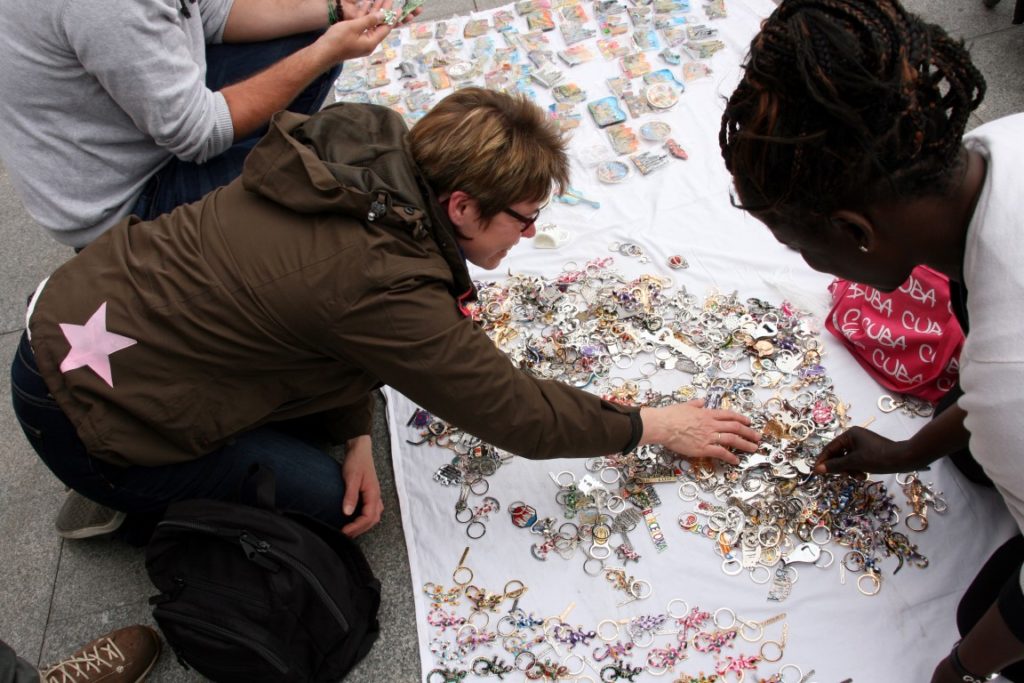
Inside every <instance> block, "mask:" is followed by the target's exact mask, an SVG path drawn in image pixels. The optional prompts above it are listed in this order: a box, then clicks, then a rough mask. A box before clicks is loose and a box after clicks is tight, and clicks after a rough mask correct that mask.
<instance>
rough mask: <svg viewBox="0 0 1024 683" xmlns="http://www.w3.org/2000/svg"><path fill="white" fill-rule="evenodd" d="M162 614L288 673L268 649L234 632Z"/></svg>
mask: <svg viewBox="0 0 1024 683" xmlns="http://www.w3.org/2000/svg"><path fill="white" fill-rule="evenodd" d="M163 612H164V617H165V618H167V619H170V620H171V621H178V622H182V623H185V624H189V625H191V626H193V627H197V628H198V629H199V630H206V631H209V632H211V633H214V634H216V635H218V636H221V637H222V638H224V639H226V640H229V641H231V642H233V643H238V644H239V645H242V646H244V647H247V648H249V649H250V650H255V651H256V652H257V653H258V654H259V655H260V656H261V657H262V658H263V659H264V660H266V661H267V662H269V663H270V664H271V665H273V667H274V668H275V669H277V670H278V671H280V672H281V673H283V674H284V673H288V665H287V664H285V663H284V662H283V661H281V658H280V657H278V656H277V655H276V654H274V653H273V652H271V651H270V650H269V649H268V648H266V647H264V646H262V645H260V644H259V643H254V642H250V641H248V640H247V639H245V638H243V637H242V636H240V635H238V634H237V633H235V632H234V631H231V630H229V629H226V628H224V627H223V626H217V625H216V624H211V623H209V622H208V621H203V620H202V619H197V618H195V617H190V616H187V615H184V614H178V613H177V612H174V611H173V610H166V609H165V610H163Z"/></svg>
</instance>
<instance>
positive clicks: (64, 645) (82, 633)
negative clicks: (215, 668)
mask: <svg viewBox="0 0 1024 683" xmlns="http://www.w3.org/2000/svg"><path fill="white" fill-rule="evenodd" d="M132 624H148V625H149V626H154V627H155V626H156V624H155V622H154V621H153V617H152V611H151V608H150V606H149V604H148V603H147V602H146V601H145V600H143V601H139V602H134V603H131V604H127V605H121V606H119V607H112V608H109V609H103V610H99V611H95V612H79V613H76V614H73V615H69V616H67V617H66V618H63V619H56V620H53V621H51V622H50V625H49V627H48V628H47V629H46V640H45V642H44V643H43V653H42V657H41V658H40V665H41V666H46V665H47V664H50V663H53V662H57V661H60V660H61V659H62V658H64V657H67V656H68V655H70V654H71V653H72V652H74V651H75V650H77V649H78V648H80V647H81V646H83V645H85V644H86V643H88V642H89V641H91V640H94V639H96V638H98V637H99V636H102V635H104V634H106V633H109V632H110V631H114V630H116V629H119V628H121V627H123V626H130V625H132ZM158 630H159V629H158ZM148 680H149V681H152V682H153V683H186V682H191V681H203V680H205V679H204V678H203V677H202V676H200V675H199V674H197V673H196V672H195V671H192V670H189V669H185V668H184V667H183V666H181V664H179V663H178V660H177V659H176V658H175V656H174V652H173V651H172V650H171V649H170V647H168V645H167V642H166V641H164V642H163V648H162V650H161V653H160V659H159V660H157V663H156V666H155V667H154V668H153V671H152V672H150V675H149V678H148Z"/></svg>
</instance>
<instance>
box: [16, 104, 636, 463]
mask: <svg viewBox="0 0 1024 683" xmlns="http://www.w3.org/2000/svg"><path fill="white" fill-rule="evenodd" d="M405 138H406V128H405V124H404V123H403V122H402V119H401V117H400V116H398V115H397V114H395V113H394V112H392V111H390V110H388V109H385V108H382V107H376V106H371V105H359V104H343V105H336V106H334V107H330V108H328V109H325V110H324V111H322V112H320V113H318V114H316V115H314V116H312V117H305V116H301V115H297V114H293V113H288V112H282V113H280V114H278V115H277V116H276V117H275V118H274V119H273V121H272V122H271V125H270V131H269V132H268V134H267V135H266V137H265V138H264V139H263V140H262V141H261V142H260V143H259V144H258V145H257V146H256V147H255V148H254V150H253V151H252V153H251V154H250V156H249V158H248V160H247V161H246V164H245V169H244V171H243V174H242V177H241V178H240V179H239V180H237V181H235V182H233V183H231V184H230V185H228V186H226V187H223V188H221V189H219V190H216V191H214V192H212V193H210V194H209V195H207V196H206V197H204V198H203V199H202V200H200V201H198V202H196V203H194V204H190V205H187V206H183V207H180V208H178V209H177V210H175V211H174V212H172V213H170V214H168V215H166V216H162V217H160V218H158V219H157V220H154V221H151V222H145V223H144V222H140V221H138V220H137V219H135V218H131V219H128V220H126V221H125V222H123V223H121V224H119V225H117V226H116V227H115V228H113V229H111V230H110V231H109V232H107V233H106V234H105V235H103V236H102V237H101V238H100V239H98V240H96V241H95V242H93V243H92V244H91V245H90V246H89V247H88V248H86V249H85V250H84V251H83V252H82V253H80V254H79V255H78V256H76V257H75V258H73V259H71V260H70V261H69V262H68V263H66V264H65V265H64V266H62V267H61V268H60V269H58V270H57V271H56V272H55V273H54V274H53V275H52V276H51V277H50V278H49V280H48V281H47V282H46V283H45V285H44V286H43V288H42V290H41V292H40V294H39V295H38V298H37V301H36V303H35V307H34V310H33V312H32V314H31V318H30V324H29V331H30V334H31V341H32V348H33V350H34V352H35V355H36V360H37V363H38V366H39V369H40V372H41V373H42V375H43V377H44V379H45V381H46V383H47V386H48V387H49V388H50V390H51V392H52V394H53V396H54V398H55V399H56V401H57V403H58V405H59V406H60V407H61V409H62V410H63V411H64V412H65V413H66V414H67V416H68V417H69V418H70V419H71V421H72V423H73V424H74V425H75V427H76V429H77V430H78V434H79V436H80V437H81V438H82V440H83V442H84V443H85V445H86V447H87V448H88V449H89V451H90V453H92V454H93V455H94V456H96V457H98V458H100V459H103V460H105V461H107V462H111V463H115V464H121V465H126V464H138V465H161V464H168V463H174V462H181V461H185V460H189V459H192V458H196V457H198V456H201V455H203V454H206V453H209V452H211V451H213V450H215V449H217V448H218V447H219V446H221V445H222V444H224V443H225V442H226V441H227V440H229V439H230V438H231V437H232V436H234V435H237V434H239V433H241V432H245V431H247V430H250V429H252V428H254V427H256V426H259V425H262V424H265V423H268V422H273V421H277V420H284V419H290V418H296V417H301V416H304V415H312V414H315V413H323V412H325V411H329V412H330V413H331V414H332V415H333V416H334V420H333V426H334V430H333V432H334V435H335V436H336V437H337V438H339V439H340V438H347V437H351V436H356V435H359V434H366V433H369V421H370V416H371V413H370V409H369V406H370V396H369V392H370V391H371V390H373V389H374V388H375V387H378V386H380V385H381V384H387V385H390V386H391V387H393V388H395V389H397V390H398V391H400V392H401V393H403V394H405V395H406V396H408V397H409V398H410V399H411V400H413V401H415V402H416V403H418V404H419V405H421V406H422V407H424V408H425V409H427V410H428V411H430V412H431V413H433V414H435V415H437V416H439V417H441V418H443V419H445V420H447V421H449V422H451V423H453V424H455V425H457V426H458V427H461V428H462V429H464V430H466V431H468V432H470V433H472V434H474V435H476V436H478V437H480V438H481V439H483V440H485V441H487V442H489V443H491V444H494V445H495V446H497V447H499V448H502V449H505V450H508V451H510V452H512V453H516V454H520V455H523V456H526V457H530V458H549V457H557V456H569V455H581V456H582V455H602V454H608V453H612V452H616V451H618V450H620V449H622V448H623V447H624V446H625V445H626V444H627V443H628V442H629V441H630V439H631V429H630V419H629V417H628V415H627V414H626V413H627V411H628V410H629V409H625V408H621V407H618V406H614V405H611V404H609V403H607V402H604V401H601V400H600V399H598V398H597V397H595V396H592V395H590V394H587V393H584V392H581V391H579V390H577V389H574V388H571V387H569V386H566V385H563V384H560V383H558V382H552V381H538V380H535V379H533V378H530V377H528V376H527V375H526V374H524V373H523V372H521V371H520V370H518V369H517V368H516V367H514V366H513V364H512V363H511V362H510V360H509V359H508V358H507V357H506V356H505V355H504V354H502V353H501V352H500V351H499V350H497V349H496V348H495V346H494V345H493V344H492V343H491V341H490V339H489V338H488V337H487V336H486V334H484V333H483V332H482V331H481V330H480V329H479V328H478V327H477V326H476V324H475V323H474V322H473V321H472V320H471V319H470V318H468V317H466V315H465V312H464V309H463V307H462V304H463V303H464V302H466V301H468V300H470V299H472V298H473V297H474V296H475V290H474V289H473V284H472V281H471V280H470V277H469V274H468V272H467V270H466V266H465V262H464V260H463V259H462V257H461V255H460V253H459V250H458V246H457V244H456V242H455V237H454V232H453V228H452V226H451V224H450V223H449V221H448V219H447V217H446V216H445V215H443V214H442V212H441V211H440V205H439V204H438V202H437V199H436V198H435V197H434V196H433V194H432V193H431V191H430V189H429V188H428V187H427V186H426V184H425V183H424V181H423V179H422V178H421V177H420V175H419V173H418V171H417V169H416V166H415V164H414V163H413V161H412V159H411V156H410V154H409V152H408V150H407V146H406V141H405ZM72 342H74V343H72ZM104 364H106V365H104ZM108 380H109V381H108Z"/></svg>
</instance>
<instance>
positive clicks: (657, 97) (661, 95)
mask: <svg viewBox="0 0 1024 683" xmlns="http://www.w3.org/2000/svg"><path fill="white" fill-rule="evenodd" d="M678 101H679V92H678V91H677V89H676V88H675V87H674V86H673V85H671V84H670V83H655V84H654V85H652V86H649V87H648V88H647V102H648V103H649V104H650V105H651V106H652V107H654V108H655V109H671V108H672V107H674V106H675V105H676V103H677V102H678Z"/></svg>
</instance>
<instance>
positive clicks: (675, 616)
mask: <svg viewBox="0 0 1024 683" xmlns="http://www.w3.org/2000/svg"><path fill="white" fill-rule="evenodd" d="M677 602H678V603H682V605H683V612H682V614H676V613H675V612H673V611H672V605H674V604H676V603H677ZM665 612H667V613H668V615H669V616H670V617H672V618H673V619H682V618H683V617H685V616H686V615H687V614H689V613H690V603H688V602H686V600H683V599H682V598H672V599H671V600H669V601H668V604H667V605H666V606H665Z"/></svg>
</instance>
